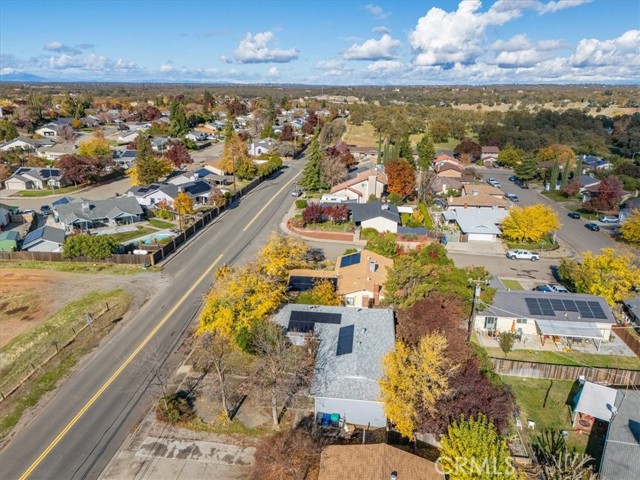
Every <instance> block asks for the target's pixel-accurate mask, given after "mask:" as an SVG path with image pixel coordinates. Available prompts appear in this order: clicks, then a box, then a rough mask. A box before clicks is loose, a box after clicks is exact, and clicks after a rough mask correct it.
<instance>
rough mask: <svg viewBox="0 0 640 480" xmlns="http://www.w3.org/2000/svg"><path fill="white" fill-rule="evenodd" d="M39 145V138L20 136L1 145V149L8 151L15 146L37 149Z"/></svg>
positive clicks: (23, 148) (24, 148)
mask: <svg viewBox="0 0 640 480" xmlns="http://www.w3.org/2000/svg"><path fill="white" fill-rule="evenodd" d="M39 146H40V145H38V141H37V140H34V139H32V138H27V137H18V138H14V139H13V140H9V141H8V142H5V143H3V144H2V145H0V150H1V151H3V152H7V151H9V150H12V149H14V148H21V149H22V150H35V149H36V148H38V147H39Z"/></svg>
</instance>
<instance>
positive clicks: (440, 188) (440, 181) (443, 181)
mask: <svg viewBox="0 0 640 480" xmlns="http://www.w3.org/2000/svg"><path fill="white" fill-rule="evenodd" d="M449 190H462V182H461V181H460V180H459V179H457V178H450V177H440V176H437V177H436V178H435V179H434V180H433V182H432V183H431V192H432V193H433V194H434V195H446V194H447V192H449Z"/></svg>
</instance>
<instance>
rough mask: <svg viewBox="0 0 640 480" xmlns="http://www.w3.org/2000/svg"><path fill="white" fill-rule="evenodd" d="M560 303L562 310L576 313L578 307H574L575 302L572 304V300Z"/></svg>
mask: <svg viewBox="0 0 640 480" xmlns="http://www.w3.org/2000/svg"><path fill="white" fill-rule="evenodd" d="M562 303H564V309H565V310H566V311H567V312H577V311H578V307H576V302H574V301H573V300H563V301H562Z"/></svg>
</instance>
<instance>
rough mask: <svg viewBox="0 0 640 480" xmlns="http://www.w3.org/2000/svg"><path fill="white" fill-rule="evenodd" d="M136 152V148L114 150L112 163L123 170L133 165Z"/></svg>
mask: <svg viewBox="0 0 640 480" xmlns="http://www.w3.org/2000/svg"><path fill="white" fill-rule="evenodd" d="M137 154H138V151H137V150H114V151H113V163H115V164H116V166H118V167H120V168H122V169H124V170H129V169H130V168H132V167H133V164H134V163H135V161H136V156H137Z"/></svg>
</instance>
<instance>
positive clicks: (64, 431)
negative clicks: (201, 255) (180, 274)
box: [20, 254, 222, 480]
mask: <svg viewBox="0 0 640 480" xmlns="http://www.w3.org/2000/svg"><path fill="white" fill-rule="evenodd" d="M221 258H222V254H220V255H219V256H218V258H216V259H215V261H214V262H213V263H212V264H211V265H210V266H209V268H207V270H206V271H205V272H204V273H203V274H202V275H201V276H200V278H198V280H196V282H195V283H194V284H193V285H192V286H191V288H189V290H187V292H186V293H185V294H184V295H183V296H182V298H180V300H178V302H177V303H176V304H175V305H174V306H173V308H172V309H171V310H169V312H168V313H167V314H166V315H165V316H164V317H163V319H162V320H160V322H159V323H158V324H157V325H156V326H155V327H154V329H153V330H151V332H149V335H147V336H146V338H145V339H144V340H143V341H142V342H141V343H140V345H138V346H137V348H136V349H135V350H134V351H133V352H132V353H131V355H129V357H128V358H127V359H126V360H125V361H124V362H123V363H122V365H120V367H118V369H117V370H116V371H115V372H114V373H113V375H111V377H110V378H109V380H107V381H106V382H105V383H104V384H103V385H102V386H101V387H100V388H99V389H98V391H97V392H96V393H95V394H94V395H93V397H91V399H90V400H89V401H88V402H87V403H85V405H84V406H83V407H82V408H81V409H80V411H79V412H78V413H76V416H75V417H73V418H72V419H71V421H70V422H69V423H68V424H67V426H66V427H64V428H63V429H62V431H61V432H60V433H59V434H58V436H57V437H56V438H54V439H53V441H52V442H51V443H50V444H49V446H48V447H47V448H46V449H45V450H44V451H43V452H42V453H41V454H40V456H39V457H38V458H37V459H36V460H35V461H34V462H33V463H32V464H31V466H30V467H29V468H28V469H27V470H26V471H25V472H24V473H23V474H22V475H21V476H20V480H25V479H26V478H27V477H29V475H31V474H32V473H33V471H34V470H35V469H36V468H37V467H38V465H40V463H42V461H43V460H44V459H45V458H46V457H47V455H49V453H51V450H53V449H54V448H55V446H56V445H57V444H58V443H60V441H61V440H62V439H63V438H64V437H65V436H66V435H67V433H69V430H71V428H73V426H74V425H75V424H76V423H78V420H80V418H82V416H83V415H84V414H85V413H87V410H89V409H90V408H91V406H92V405H93V404H94V403H95V402H96V400H98V398H100V396H101V395H102V394H103V393H104V392H105V390H106V389H107V388H109V386H110V385H111V384H112V383H113V382H114V381H115V380H116V378H118V377H119V376H120V374H121V373H122V371H123V370H124V369H125V368H127V366H128V365H129V364H130V363H131V362H132V361H133V359H134V358H135V357H136V356H137V355H138V354H139V353H140V351H141V350H142V349H143V348H144V347H145V346H146V345H147V344H148V343H149V342H150V341H151V339H152V338H153V337H154V336H155V335H156V333H158V330H160V328H162V326H163V325H164V324H165V323H166V322H167V320H169V318H171V316H172V315H173V314H174V313H175V312H176V310H177V309H178V308H180V306H181V305H182V304H183V303H184V301H185V300H186V299H187V297H189V296H190V295H191V294H192V293H193V291H194V290H195V289H196V288H197V287H198V285H200V283H202V281H203V280H204V279H205V277H207V275H209V274H210V273H211V271H212V270H213V269H214V268H215V267H216V265H217V264H218V263H219V262H220V259H221Z"/></svg>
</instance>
